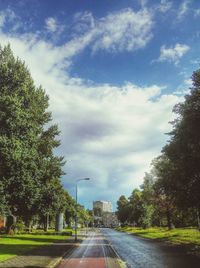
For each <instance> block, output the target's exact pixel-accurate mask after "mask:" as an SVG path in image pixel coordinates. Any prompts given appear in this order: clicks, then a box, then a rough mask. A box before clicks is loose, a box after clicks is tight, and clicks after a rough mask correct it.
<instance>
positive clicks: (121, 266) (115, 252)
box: [109, 243, 127, 268]
mask: <svg viewBox="0 0 200 268" xmlns="http://www.w3.org/2000/svg"><path fill="white" fill-rule="evenodd" d="M109 246H110V247H111V249H112V250H113V252H114V254H115V255H116V257H117V258H116V259H117V262H118V264H119V267H120V268H127V265H126V262H125V261H123V260H122V258H120V256H119V254H118V253H117V251H116V250H115V249H114V247H113V245H112V244H111V243H109Z"/></svg>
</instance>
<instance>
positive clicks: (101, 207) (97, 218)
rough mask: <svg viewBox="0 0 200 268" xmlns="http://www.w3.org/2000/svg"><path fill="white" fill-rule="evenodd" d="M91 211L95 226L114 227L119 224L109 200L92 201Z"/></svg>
mask: <svg viewBox="0 0 200 268" xmlns="http://www.w3.org/2000/svg"><path fill="white" fill-rule="evenodd" d="M93 211H94V223H95V226H105V227H114V226H118V225H119V222H118V219H117V216H116V214H115V213H114V212H112V203H111V202H109V201H94V202H93Z"/></svg>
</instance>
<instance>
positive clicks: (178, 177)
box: [163, 70, 200, 228]
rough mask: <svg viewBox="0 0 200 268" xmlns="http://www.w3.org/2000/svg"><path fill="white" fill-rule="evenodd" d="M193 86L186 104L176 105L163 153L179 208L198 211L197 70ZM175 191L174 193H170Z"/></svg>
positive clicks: (199, 115)
mask: <svg viewBox="0 0 200 268" xmlns="http://www.w3.org/2000/svg"><path fill="white" fill-rule="evenodd" d="M192 81H193V86H192V88H191V92H190V94H188V95H186V96H185V101H184V102H183V103H180V104H178V105H176V106H175V108H174V112H175V113H176V114H177V119H176V120H174V121H173V122H172V124H173V131H172V132H171V133H170V136H171V139H170V141H169V143H168V144H167V145H166V146H165V147H164V149H163V151H164V153H165V154H166V155H167V157H168V158H169V160H170V161H171V163H173V169H172V173H173V175H174V176H173V177H174V179H173V183H172V184H171V185H173V186H171V191H172V192H173V193H174V197H175V199H176V202H177V204H178V206H180V207H185V208H195V209H196V211H197V215H198V221H199V211H200V154H199V151H200V135H199V133H200V124H199V122H200V70H197V71H195V72H194V73H193V76H192ZM173 189H174V190H173ZM199 228H200V221H199Z"/></svg>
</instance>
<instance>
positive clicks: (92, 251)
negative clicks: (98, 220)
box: [58, 229, 120, 268]
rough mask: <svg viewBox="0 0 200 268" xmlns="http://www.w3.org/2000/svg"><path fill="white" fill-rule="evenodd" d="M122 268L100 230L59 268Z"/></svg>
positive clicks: (89, 237) (90, 235)
mask: <svg viewBox="0 0 200 268" xmlns="http://www.w3.org/2000/svg"><path fill="white" fill-rule="evenodd" d="M65 267H66V268H120V267H119V263H118V260H117V258H116V255H115V252H114V251H113V249H112V247H111V246H110V244H109V243H108V241H107V240H106V239H105V238H104V237H103V236H102V234H101V233H100V232H99V230H98V229H96V230H95V231H93V232H89V235H88V237H87V239H85V240H84V241H83V242H82V243H80V244H79V245H77V247H76V248H75V249H74V250H73V251H72V253H71V254H70V255H69V256H66V257H65V258H64V259H63V260H62V262H61V263H60V265H59V266H58V268H65Z"/></svg>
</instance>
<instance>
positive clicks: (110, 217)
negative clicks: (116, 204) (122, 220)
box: [102, 212, 119, 227]
mask: <svg viewBox="0 0 200 268" xmlns="http://www.w3.org/2000/svg"><path fill="white" fill-rule="evenodd" d="M102 223H103V226H105V227H116V226H119V221H118V218H117V215H116V214H115V212H104V213H103V214H102Z"/></svg>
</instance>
